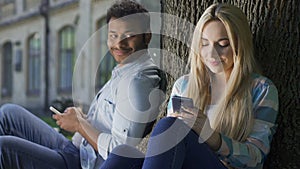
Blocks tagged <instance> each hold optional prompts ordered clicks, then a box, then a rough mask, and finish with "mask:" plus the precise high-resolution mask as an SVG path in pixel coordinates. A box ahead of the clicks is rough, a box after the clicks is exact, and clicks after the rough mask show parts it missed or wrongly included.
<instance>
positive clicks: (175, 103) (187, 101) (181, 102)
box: [172, 96, 194, 112]
mask: <svg viewBox="0 0 300 169" xmlns="http://www.w3.org/2000/svg"><path fill="white" fill-rule="evenodd" d="M182 106H185V107H194V103H193V100H192V99H191V98H188V97H181V96H173V97H172V107H173V111H174V112H179V111H180V109H181V107H182Z"/></svg>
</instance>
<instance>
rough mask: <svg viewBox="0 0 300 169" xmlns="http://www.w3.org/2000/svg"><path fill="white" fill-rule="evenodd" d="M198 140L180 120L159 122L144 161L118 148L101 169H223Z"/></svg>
mask: <svg viewBox="0 0 300 169" xmlns="http://www.w3.org/2000/svg"><path fill="white" fill-rule="evenodd" d="M198 138H199V137H198V135H197V134H196V133H195V132H194V131H192V130H191V129H190V128H189V127H188V126H187V125H186V124H185V123H183V122H182V121H181V120H179V119H177V118H173V117H167V118H163V119H161V120H160V121H159V122H158V123H157V125H156V127H155V128H154V130H153V132H152V134H151V137H150V140H149V143H148V148H147V153H146V157H145V158H142V153H141V152H139V151H138V150H136V149H135V148H134V147H130V146H128V145H122V146H119V147H116V148H115V149H114V150H113V151H112V153H111V154H110V155H109V157H108V159H107V160H106V161H105V162H104V164H103V165H102V166H101V169H118V168H122V169H141V168H143V169H157V168H162V169H226V167H225V166H224V165H223V164H222V162H221V161H220V160H219V159H218V157H217V155H216V154H215V153H214V152H213V151H212V150H211V149H210V148H209V146H208V145H207V144H206V143H199V142H198ZM122 154H123V155H122ZM124 155H125V156H124ZM126 156H127V157H126ZM135 157H137V158H135Z"/></svg>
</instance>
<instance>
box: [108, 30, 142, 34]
mask: <svg viewBox="0 0 300 169" xmlns="http://www.w3.org/2000/svg"><path fill="white" fill-rule="evenodd" d="M109 32H110V33H117V31H115V30H109ZM124 33H135V34H138V31H136V30H132V29H128V30H126V31H124Z"/></svg>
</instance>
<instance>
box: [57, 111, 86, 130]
mask: <svg viewBox="0 0 300 169" xmlns="http://www.w3.org/2000/svg"><path fill="white" fill-rule="evenodd" d="M52 118H53V119H55V120H56V124H57V125H58V126H59V127H60V128H62V129H64V130H66V131H69V132H77V131H79V128H80V127H81V122H80V121H81V120H85V118H86V116H85V114H84V113H83V112H82V110H81V109H80V108H76V107H69V108H67V109H66V110H65V111H64V113H63V114H62V115H57V114H54V115H52Z"/></svg>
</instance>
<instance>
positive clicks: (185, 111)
mask: <svg viewBox="0 0 300 169" xmlns="http://www.w3.org/2000/svg"><path fill="white" fill-rule="evenodd" d="M169 116H171V117H177V118H179V119H182V120H183V121H184V122H185V123H186V124H187V125H188V126H190V127H191V128H192V130H194V131H195V132H196V133H197V134H198V135H199V136H200V138H201V140H199V141H201V142H205V141H206V140H207V139H209V138H210V136H211V135H212V133H213V132H214V131H213V130H212V129H211V127H210V123H209V120H208V118H207V116H206V115H205V114H204V113H203V112H202V111H200V110H199V109H198V108H196V107H184V106H182V107H181V110H180V112H178V113H171V114H169Z"/></svg>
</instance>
